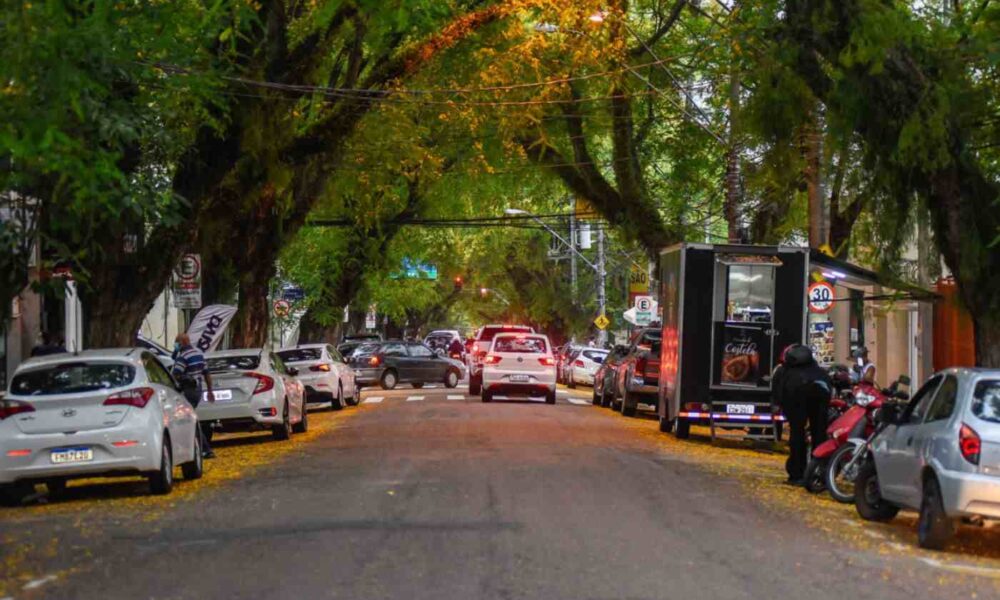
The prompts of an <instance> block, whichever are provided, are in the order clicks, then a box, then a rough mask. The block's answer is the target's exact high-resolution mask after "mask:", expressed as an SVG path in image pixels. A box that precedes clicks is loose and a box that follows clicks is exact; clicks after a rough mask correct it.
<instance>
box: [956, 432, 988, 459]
mask: <svg viewBox="0 0 1000 600" xmlns="http://www.w3.org/2000/svg"><path fill="white" fill-rule="evenodd" d="M958 448H959V449H960V450H961V451H962V458H964V459H965V460H967V461H969V462H970V463H972V464H974V465H978V464H979V454H980V452H982V449H983V441H982V440H981V439H980V438H979V434H978V433H976V430H975V429H973V428H971V427H969V426H968V425H966V424H965V423H962V429H960V430H959V432H958Z"/></svg>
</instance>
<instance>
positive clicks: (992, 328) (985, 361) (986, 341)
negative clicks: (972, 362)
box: [972, 313, 1000, 369]
mask: <svg viewBox="0 0 1000 600" xmlns="http://www.w3.org/2000/svg"><path fill="white" fill-rule="evenodd" d="M995 314H996V313H994V314H992V315H989V316H978V317H973V318H972V326H973V329H974V330H975V332H976V364H977V365H978V366H981V367H990V368H994V369H996V368H1000V317H997V316H995Z"/></svg>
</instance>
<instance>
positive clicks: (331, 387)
mask: <svg viewBox="0 0 1000 600" xmlns="http://www.w3.org/2000/svg"><path fill="white" fill-rule="evenodd" d="M278 357H279V358H280V359H281V360H282V362H284V363H285V366H286V367H293V368H295V369H298V371H299V374H298V375H297V376H296V377H297V378H298V380H299V381H301V382H302V385H304V386H305V388H306V403H307V404H314V403H315V404H329V405H330V408H331V409H333V410H340V409H342V408H344V406H355V405H357V403H358V390H357V386H355V384H354V369H352V368H351V367H350V366H348V365H347V363H346V362H345V361H344V357H343V356H341V355H340V352H337V349H336V348H334V347H333V346H331V345H330V344H302V345H300V346H296V347H294V348H282V349H281V350H278Z"/></svg>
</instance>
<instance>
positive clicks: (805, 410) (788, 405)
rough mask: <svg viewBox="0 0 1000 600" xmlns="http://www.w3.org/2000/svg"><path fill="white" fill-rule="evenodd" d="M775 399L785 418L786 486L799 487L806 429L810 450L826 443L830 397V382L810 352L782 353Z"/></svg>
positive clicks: (806, 455)
mask: <svg viewBox="0 0 1000 600" xmlns="http://www.w3.org/2000/svg"><path fill="white" fill-rule="evenodd" d="M782 371H783V372H782V374H781V377H780V381H779V386H780V390H779V391H778V392H777V396H778V398H779V399H780V402H781V410H782V412H783V413H784V414H785V418H787V419H788V429H789V441H788V444H789V457H788V461H787V462H786V463H785V470H786V471H788V483H789V484H791V485H803V484H804V483H805V482H804V479H803V478H804V476H805V471H806V465H807V463H808V459H809V449H808V443H807V440H806V427H807V426H808V428H809V434H810V436H811V438H812V443H813V447H816V446H818V445H819V444H822V443H823V442H824V441H826V426H827V408H828V407H829V404H830V398H831V396H832V395H833V383H832V382H831V381H830V375H829V373H827V370H826V369H824V368H823V367H821V366H819V365H818V364H817V363H816V360H815V359H814V358H813V354H812V350H810V349H809V348H808V347H807V346H803V345H801V344H796V345H794V346H791V347H789V348H788V349H787V350H786V351H785V354H784V360H783V367H782Z"/></svg>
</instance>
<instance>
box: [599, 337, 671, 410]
mask: <svg viewBox="0 0 1000 600" xmlns="http://www.w3.org/2000/svg"><path fill="white" fill-rule="evenodd" d="M662 335H663V334H662V332H661V331H660V329H659V328H652V327H650V328H645V329H639V330H637V331H636V332H635V333H633V334H632V337H631V338H630V339H629V344H628V350H627V351H626V353H625V356H624V357H622V359H621V362H620V363H619V364H618V366H617V367H616V369H615V388H614V396H613V398H612V403H611V407H612V408H614V409H615V410H621V412H622V414H623V415H625V416H626V417H631V416H634V415H635V411H636V408H637V407H638V406H639V404H640V403H642V404H652V405H654V406H655V405H656V400H657V388H658V386H659V382H660V342H661V339H662V337H661V336H662Z"/></svg>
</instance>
